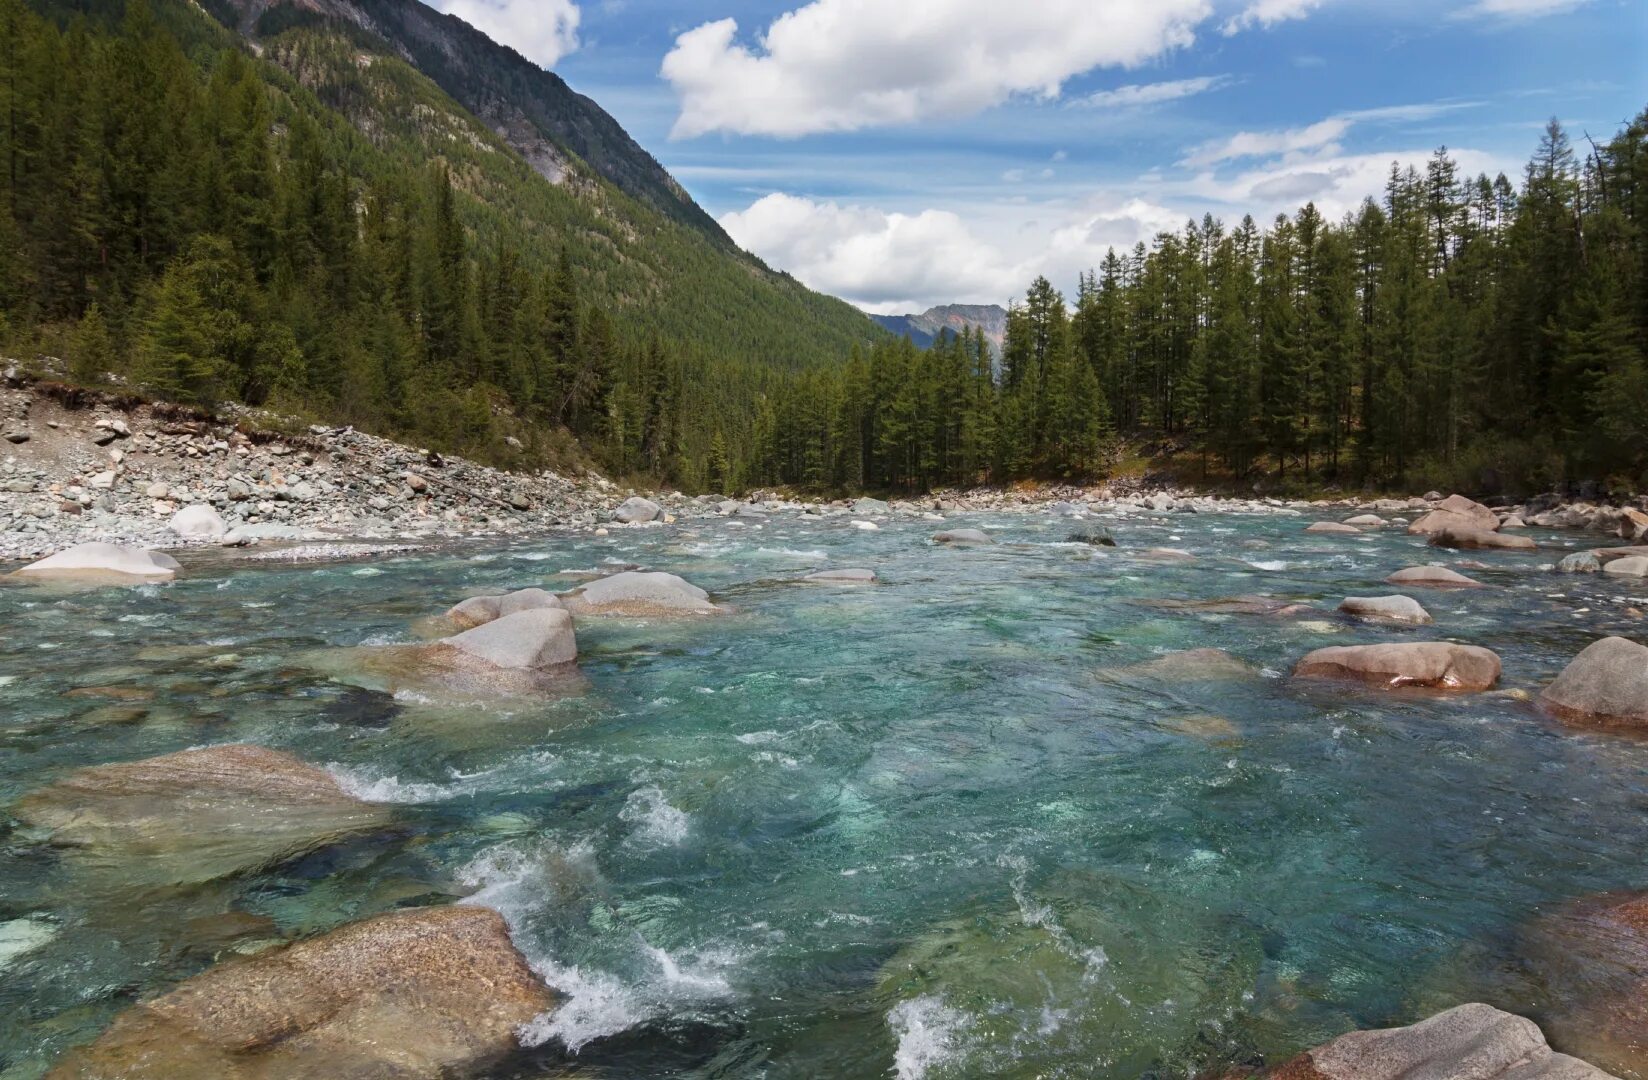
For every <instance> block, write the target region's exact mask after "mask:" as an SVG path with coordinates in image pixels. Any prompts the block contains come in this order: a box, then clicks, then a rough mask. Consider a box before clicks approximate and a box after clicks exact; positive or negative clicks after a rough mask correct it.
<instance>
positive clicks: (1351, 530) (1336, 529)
mask: <svg viewBox="0 0 1648 1080" xmlns="http://www.w3.org/2000/svg"><path fill="white" fill-rule="evenodd" d="M1305 531H1306V532H1308V533H1337V534H1344V535H1348V536H1360V535H1362V530H1361V529H1358V528H1357V527H1356V526H1355V525H1341V524H1340V523H1339V522H1337V521H1318V522H1316V523H1315V524H1314V525H1311V526H1310V527H1309V528H1307V529H1306V530H1305Z"/></svg>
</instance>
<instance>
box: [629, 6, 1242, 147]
mask: <svg viewBox="0 0 1648 1080" xmlns="http://www.w3.org/2000/svg"><path fill="white" fill-rule="evenodd" d="M1211 14H1212V8H1211V6H1210V4H1209V2H1208V0H1106V2H1105V3H1102V4H1094V3H1091V2H1090V0H1037V2H1036V3H1033V4H1002V3H999V2H998V0H910V2H908V3H903V4H887V3H885V2H884V0H813V2H812V3H809V4H807V5H805V6H804V7H800V8H797V9H795V10H793V11H790V12H787V13H786V14H784V15H781V16H779V17H778V18H777V19H775V20H773V22H772V23H771V24H770V25H769V26H768V27H767V28H766V30H765V32H764V33H762V34H761V35H760V36H759V37H758V38H757V39H756V40H755V41H754V42H753V43H745V42H743V41H740V40H739V37H738V24H737V23H736V22H735V21H734V20H732V19H722V20H719V21H717V22H709V23H705V24H703V25H702V26H699V27H696V28H694V29H692V30H688V31H687V32H686V33H683V34H681V35H680V36H679V37H677V38H676V41H675V46H674V48H672V49H671V50H670V52H669V54H668V55H667V56H665V57H664V62H663V67H662V69H661V74H662V75H663V77H664V78H665V79H666V80H668V81H669V83H670V85H671V86H672V87H673V88H674V90H675V93H676V95H677V97H678V98H679V100H680V115H679V116H678V118H677V119H676V122H675V127H674V130H673V131H672V133H671V135H672V137H673V138H692V137H694V136H698V135H703V134H706V133H709V132H714V131H723V132H732V133H738V134H745V135H771V136H780V137H793V136H800V135H806V134H811V133H815V132H825V131H853V130H857V129H860V128H865V127H872V126H878V125H887V124H904V123H910V122H913V121H917V120H922V119H927V118H931V117H944V116H965V115H968V114H971V113H974V112H977V111H979V110H981V109H985V108H988V107H990V106H992V105H997V104H1000V103H1001V102H1003V101H1005V100H1007V99H1008V98H1010V97H1013V96H1014V95H1035V96H1038V97H1043V98H1054V97H1057V96H1058V95H1059V93H1060V91H1061V90H1062V88H1063V85H1064V83H1065V81H1066V80H1068V79H1070V78H1072V77H1073V76H1076V75H1079V74H1081V73H1082V72H1086V71H1091V70H1093V69H1095V68H1103V67H1121V68H1130V67H1136V66H1138V65H1140V64H1144V63H1146V62H1148V61H1151V60H1155V59H1157V58H1159V57H1161V56H1162V55H1164V54H1165V53H1168V52H1170V51H1172V50H1174V49H1177V48H1182V47H1185V46H1188V45H1189V44H1191V42H1192V41H1193V40H1194V34H1195V28H1196V26H1197V25H1198V24H1200V23H1201V22H1203V21H1204V20H1206V19H1207V18H1208V17H1209V16H1210V15H1211Z"/></svg>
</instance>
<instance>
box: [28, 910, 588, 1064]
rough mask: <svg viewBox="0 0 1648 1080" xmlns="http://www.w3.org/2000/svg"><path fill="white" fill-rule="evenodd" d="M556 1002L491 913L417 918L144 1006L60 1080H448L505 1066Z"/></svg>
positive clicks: (354, 927)
mask: <svg viewBox="0 0 1648 1080" xmlns="http://www.w3.org/2000/svg"><path fill="white" fill-rule="evenodd" d="M555 1001H556V996H555V994H554V992H553V991H551V990H550V989H549V988H548V987H546V986H545V985H544V984H543V983H542V982H541V981H540V980H539V979H538V978H537V977H536V976H535V975H534V974H533V973H532V969H531V967H530V966H529V965H528V964H527V961H526V958H525V957H523V956H522V955H521V954H520V953H519V952H518V951H516V949H515V946H514V945H513V944H512V943H511V942H510V940H509V928H508V927H507V926H506V925H505V923H504V919H503V916H501V915H499V914H498V913H497V912H496V911H492V910H490V909H488V908H483V907H470V906H464V905H458V906H452V907H432V908H413V909H409V910H405V911H396V912H392V913H390V914H387V915H379V916H377V917H375V918H371V919H366V920H363V921H361V922H356V923H350V924H348V925H347V926H343V927H340V928H339V929H337V930H333V931H332V932H331V933H328V934H323V935H321V936H320V937H315V938H310V939H309V940H307V941H300V942H298V943H296V944H294V945H290V946H288V947H286V948H283V949H276V950H271V951H266V952H263V953H260V954H258V955H257V956H255V957H253V958H251V959H248V960H230V961H227V962H225V963H221V964H219V965H217V966H216V967H213V968H210V969H208V970H207V971H205V972H203V973H202V974H199V975H196V976H195V977H194V978H192V979H189V980H188V981H186V982H184V983H183V984H181V985H180V986H178V987H177V988H176V989H175V990H172V991H171V992H170V993H167V994H164V995H162V996H160V997H158V998H155V999H153V1000H151V1001H146V1002H143V1003H141V1004H139V1005H136V1006H134V1007H132V1008H130V1009H128V1010H126V1011H125V1012H123V1013H121V1014H120V1015H119V1016H117V1017H116V1018H115V1020H114V1023H113V1024H111V1025H110V1026H109V1029H108V1030H107V1031H105V1032H104V1033H103V1034H102V1035H101V1036H99V1037H98V1039H97V1040H96V1041H95V1042H93V1043H92V1044H91V1045H89V1046H87V1047H84V1048H82V1049H79V1050H75V1051H72V1052H71V1053H70V1054H69V1055H68V1056H67V1057H65V1058H64V1060H63V1061H62V1062H61V1063H59V1064H58V1066H57V1067H56V1068H55V1069H53V1070H52V1071H51V1072H50V1073H49V1074H47V1075H48V1078H49V1080H207V1078H211V1080H309V1078H313V1077H332V1078H337V1080H368V1078H372V1080H391V1078H393V1080H445V1078H447V1077H455V1076H470V1075H474V1074H476V1073H477V1072H479V1071H481V1070H484V1069H486V1068H488V1067H491V1066H494V1065H496V1064H498V1063H499V1062H501V1061H502V1060H503V1059H505V1058H507V1057H508V1056H509V1055H510V1054H511V1053H513V1052H515V1051H516V1050H517V1049H518V1048H519V1046H520V1042H519V1040H520V1032H521V1029H522V1028H523V1027H525V1026H526V1025H528V1024H530V1023H531V1022H532V1021H533V1020H535V1019H536V1018H538V1017H540V1016H542V1015H543V1014H544V1013H546V1012H548V1011H549V1010H550V1009H552V1008H553V1007H554V1005H555Z"/></svg>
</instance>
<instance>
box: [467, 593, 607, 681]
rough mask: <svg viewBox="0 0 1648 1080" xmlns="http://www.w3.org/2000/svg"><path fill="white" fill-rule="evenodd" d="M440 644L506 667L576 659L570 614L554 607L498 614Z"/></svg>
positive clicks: (557, 663) (541, 666)
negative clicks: (489, 620) (496, 616)
mask: <svg viewBox="0 0 1648 1080" xmlns="http://www.w3.org/2000/svg"><path fill="white" fill-rule="evenodd" d="M440 644H442V645H445V646H447V647H449V648H452V649H456V650H457V651H459V652H460V653H463V654H464V655H466V656H469V657H473V658H474V659H476V660H480V661H483V662H484V663H487V664H490V665H492V666H493V667H498V668H504V669H507V670H520V671H543V670H545V669H546V668H553V667H558V666H560V665H562V664H570V663H572V662H574V661H575V660H577V659H578V639H577V637H576V636H575V634H574V633H573V628H572V616H571V615H570V614H569V613H568V612H566V611H565V610H563V609H561V608H558V607H557V608H533V609H529V610H523V611H517V612H515V613H514V614H512V615H500V616H499V617H498V618H496V619H493V620H492V621H491V622H488V623H484V624H483V625H481V626H477V627H475V628H474V629H473V630H465V631H464V632H463V633H461V634H457V635H455V636H453V637H449V638H445V639H443V640H442V641H441V642H440Z"/></svg>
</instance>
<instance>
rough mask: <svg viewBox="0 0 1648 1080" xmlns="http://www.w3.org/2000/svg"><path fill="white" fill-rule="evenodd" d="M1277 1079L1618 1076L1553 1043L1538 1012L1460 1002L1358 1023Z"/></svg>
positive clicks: (1276, 1073)
mask: <svg viewBox="0 0 1648 1080" xmlns="http://www.w3.org/2000/svg"><path fill="white" fill-rule="evenodd" d="M1260 1075H1261V1076H1264V1077H1269V1078H1271V1080H1419V1078H1421V1077H1424V1078H1434V1080H1610V1078H1609V1076H1608V1074H1607V1073H1605V1072H1603V1071H1602V1070H1601V1069H1598V1068H1595V1067H1594V1066H1591V1065H1587V1064H1586V1063H1585V1062H1583V1061H1581V1060H1579V1059H1578V1058H1572V1057H1568V1056H1567V1055H1566V1054H1559V1053H1557V1052H1556V1051H1554V1050H1552V1049H1551V1048H1550V1046H1548V1045H1547V1044H1546V1042H1545V1036H1544V1035H1543V1034H1541V1032H1540V1030H1539V1028H1538V1026H1536V1025H1535V1024H1534V1022H1533V1021H1532V1020H1528V1019H1525V1018H1523V1017H1520V1016H1515V1015H1513V1014H1511V1013H1507V1012H1501V1011H1500V1010H1498V1009H1496V1008H1494V1007H1493V1006H1491V1005H1480V1004H1472V1005H1460V1006H1458V1007H1456V1008H1452V1009H1449V1010H1448V1011H1446V1012H1441V1013H1437V1014H1436V1015H1435V1016H1433V1017H1431V1018H1430V1019H1428V1020H1421V1021H1420V1022H1419V1023H1417V1024H1412V1025H1410V1026H1408V1027H1399V1028H1383V1029H1380V1030H1376V1031H1352V1032H1350V1033H1349V1034H1346V1035H1341V1036H1339V1037H1338V1038H1337V1039H1334V1040H1333V1041H1332V1042H1330V1043H1326V1044H1324V1045H1322V1046H1318V1047H1317V1048H1316V1049H1314V1050H1307V1051H1306V1052H1304V1053H1303V1054H1300V1055H1299V1056H1298V1057H1296V1058H1294V1059H1293V1060H1291V1061H1288V1062H1286V1063H1285V1064H1282V1065H1280V1066H1277V1067H1276V1068H1274V1069H1269V1070H1266V1071H1265V1072H1264V1073H1261V1074H1260Z"/></svg>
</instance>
